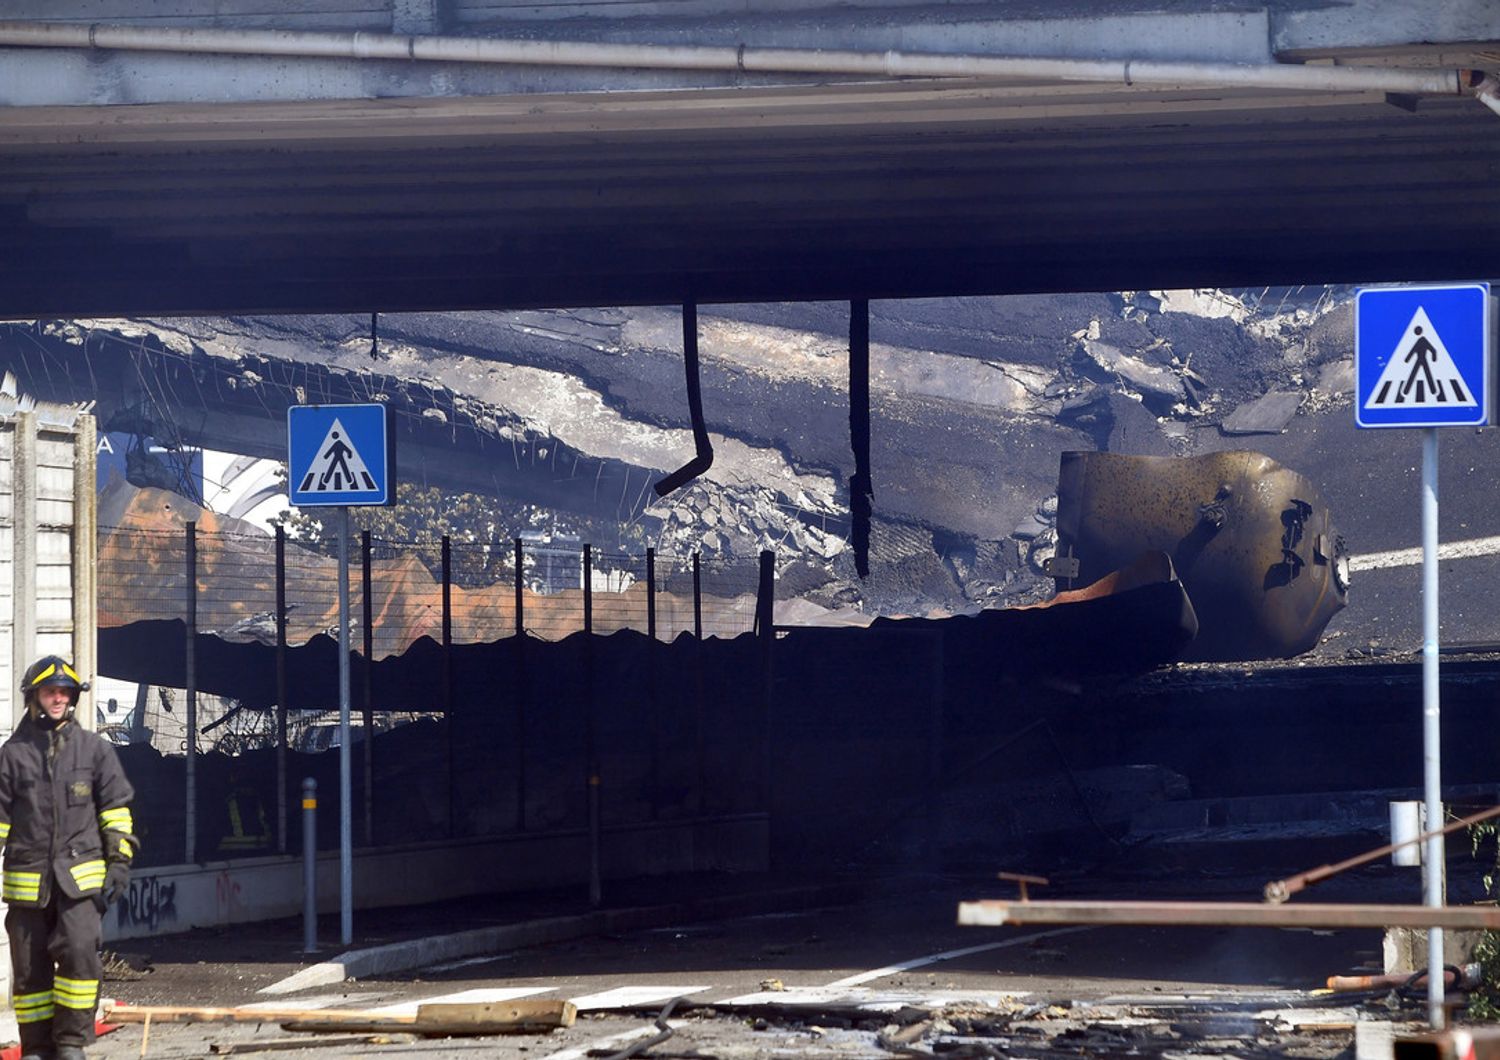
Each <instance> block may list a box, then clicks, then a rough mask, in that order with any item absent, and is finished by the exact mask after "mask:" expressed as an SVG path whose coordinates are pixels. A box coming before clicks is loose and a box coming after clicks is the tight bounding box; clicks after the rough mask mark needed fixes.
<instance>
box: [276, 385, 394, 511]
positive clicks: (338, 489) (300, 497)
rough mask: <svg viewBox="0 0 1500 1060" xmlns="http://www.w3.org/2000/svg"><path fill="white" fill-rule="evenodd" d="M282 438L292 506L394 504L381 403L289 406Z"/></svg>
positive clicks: (386, 415)
mask: <svg viewBox="0 0 1500 1060" xmlns="http://www.w3.org/2000/svg"><path fill="white" fill-rule="evenodd" d="M286 436H287V447H286V451H287V462H286V468H287V499H288V500H290V501H291V503H292V504H294V505H296V506H297V507H299V508H316V507H342V506H344V505H350V506H354V505H378V504H394V503H395V500H396V489H395V479H396V450H395V435H394V432H392V430H391V428H390V410H389V409H388V408H387V407H386V406H385V405H380V404H375V403H371V404H364V405H293V406H292V407H291V408H289V409H287V416H286Z"/></svg>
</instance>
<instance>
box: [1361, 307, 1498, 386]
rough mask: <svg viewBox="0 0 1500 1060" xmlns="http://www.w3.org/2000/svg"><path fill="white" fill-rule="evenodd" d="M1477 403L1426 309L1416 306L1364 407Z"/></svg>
mask: <svg viewBox="0 0 1500 1060" xmlns="http://www.w3.org/2000/svg"><path fill="white" fill-rule="evenodd" d="M1397 319H1400V318H1399V317H1398V318H1397ZM1476 404H1477V402H1476V401H1475V400H1474V388H1473V387H1472V386H1470V385H1469V383H1468V382H1467V381H1466V380H1465V379H1464V377H1463V375H1462V374H1461V373H1460V372H1459V370H1458V366H1457V365H1455V364H1454V363H1453V357H1452V355H1451V354H1449V353H1448V347H1447V346H1445V345H1444V344H1443V338H1442V336H1441V335H1439V334H1438V331H1437V328H1435V327H1433V326H1432V321H1431V319H1429V318H1428V316H1427V310H1425V309H1423V308H1422V307H1421V306H1417V311H1416V312H1415V313H1413V314H1412V317H1411V321H1410V322H1409V323H1408V324H1407V325H1406V330H1405V331H1403V332H1402V333H1401V338H1400V340H1399V341H1397V343H1396V348H1395V349H1394V350H1392V351H1391V359H1390V361H1388V362H1387V363H1386V366H1385V369H1384V370H1383V371H1382V372H1381V373H1380V378H1379V379H1377V380H1376V381H1375V386H1374V387H1373V388H1372V389H1371V390H1370V396H1369V398H1368V399H1367V400H1366V401H1365V408H1366V409H1393V408H1416V409H1422V408H1473V407H1474V406H1475V405H1476Z"/></svg>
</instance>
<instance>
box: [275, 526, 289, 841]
mask: <svg viewBox="0 0 1500 1060" xmlns="http://www.w3.org/2000/svg"><path fill="white" fill-rule="evenodd" d="M286 711H287V706H286V528H285V527H283V526H282V525H281V524H280V523H277V524H276V851H277V853H279V854H285V853H286V843H287V835H286V825H287V820H286V818H287V813H286V802H287V799H286V795H287V791H286V789H287V777H286Z"/></svg>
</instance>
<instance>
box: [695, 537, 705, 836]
mask: <svg viewBox="0 0 1500 1060" xmlns="http://www.w3.org/2000/svg"><path fill="white" fill-rule="evenodd" d="M702 574H703V572H702V569H701V565H700V562H699V556H698V553H696V552H694V553H693V739H694V744H695V753H696V756H697V760H698V813H699V815H700V816H701V815H702V814H704V813H705V812H707V809H708V744H707V734H706V733H705V731H704V719H703V576H702Z"/></svg>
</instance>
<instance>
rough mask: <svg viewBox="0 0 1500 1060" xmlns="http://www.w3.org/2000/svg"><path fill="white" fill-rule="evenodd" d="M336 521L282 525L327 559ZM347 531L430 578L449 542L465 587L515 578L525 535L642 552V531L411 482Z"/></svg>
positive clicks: (293, 517) (318, 513) (327, 517)
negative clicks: (405, 555) (413, 560)
mask: <svg viewBox="0 0 1500 1060" xmlns="http://www.w3.org/2000/svg"><path fill="white" fill-rule="evenodd" d="M337 521H338V516H337V510H336V509H333V508H306V509H291V510H290V511H288V512H287V514H286V517H285V518H284V519H283V520H282V524H283V525H284V526H285V527H286V530H287V535H288V537H290V538H292V539H294V540H296V541H297V542H299V543H300V544H302V545H304V546H306V547H309V548H313V549H315V550H317V551H319V552H322V553H324V554H325V555H330V556H331V555H335V554H337V550H338V541H337V536H336V526H337ZM349 528H350V531H351V533H352V534H353V535H355V537H356V539H357V537H358V535H359V534H360V532H362V531H364V530H368V531H370V536H371V538H372V539H373V540H374V541H375V542H377V543H378V544H381V545H386V546H394V547H395V548H397V549H401V548H402V547H403V546H406V547H408V548H410V550H411V551H412V552H414V553H415V554H416V555H417V556H418V557H419V558H420V559H421V561H422V562H423V563H424V564H425V565H426V566H427V568H428V570H429V571H431V572H432V576H433V577H434V578H437V577H441V575H442V558H441V554H440V552H439V550H438V548H437V546H438V545H439V544H440V543H441V541H442V539H443V537H444V535H447V536H448V538H449V539H450V541H451V544H452V548H451V552H452V564H453V581H454V584H456V585H461V586H464V587H466V588H474V587H477V586H482V585H493V584H494V583H496V582H499V581H504V580H508V579H510V578H511V577H513V576H514V575H513V572H512V558H513V556H514V548H515V545H514V541H515V538H516V537H518V536H519V535H520V534H521V533H523V532H526V531H536V532H540V533H542V534H543V535H572V536H576V537H577V539H578V540H579V541H580V542H586V543H589V544H592V545H594V546H595V547H596V548H599V549H602V550H615V551H621V550H629V551H642V550H643V549H644V541H643V528H642V526H641V525H640V524H634V525H632V526H629V527H624V526H620V525H617V524H615V523H605V522H603V521H601V520H595V519H590V518H588V517H585V516H579V515H575V514H572V513H567V512H559V511H556V510H553V509H548V508H541V507H538V506H537V505H535V504H530V503H528V502H526V501H518V500H515V499H513V498H509V497H491V496H488V495H486V494H480V493H445V492H444V491H443V490H441V489H439V488H438V487H436V486H425V487H424V486H419V485H416V484H414V483H409V482H402V483H398V484H397V486H396V503H395V504H394V505H391V506H389V507H359V508H351V509H350V510H349Z"/></svg>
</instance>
